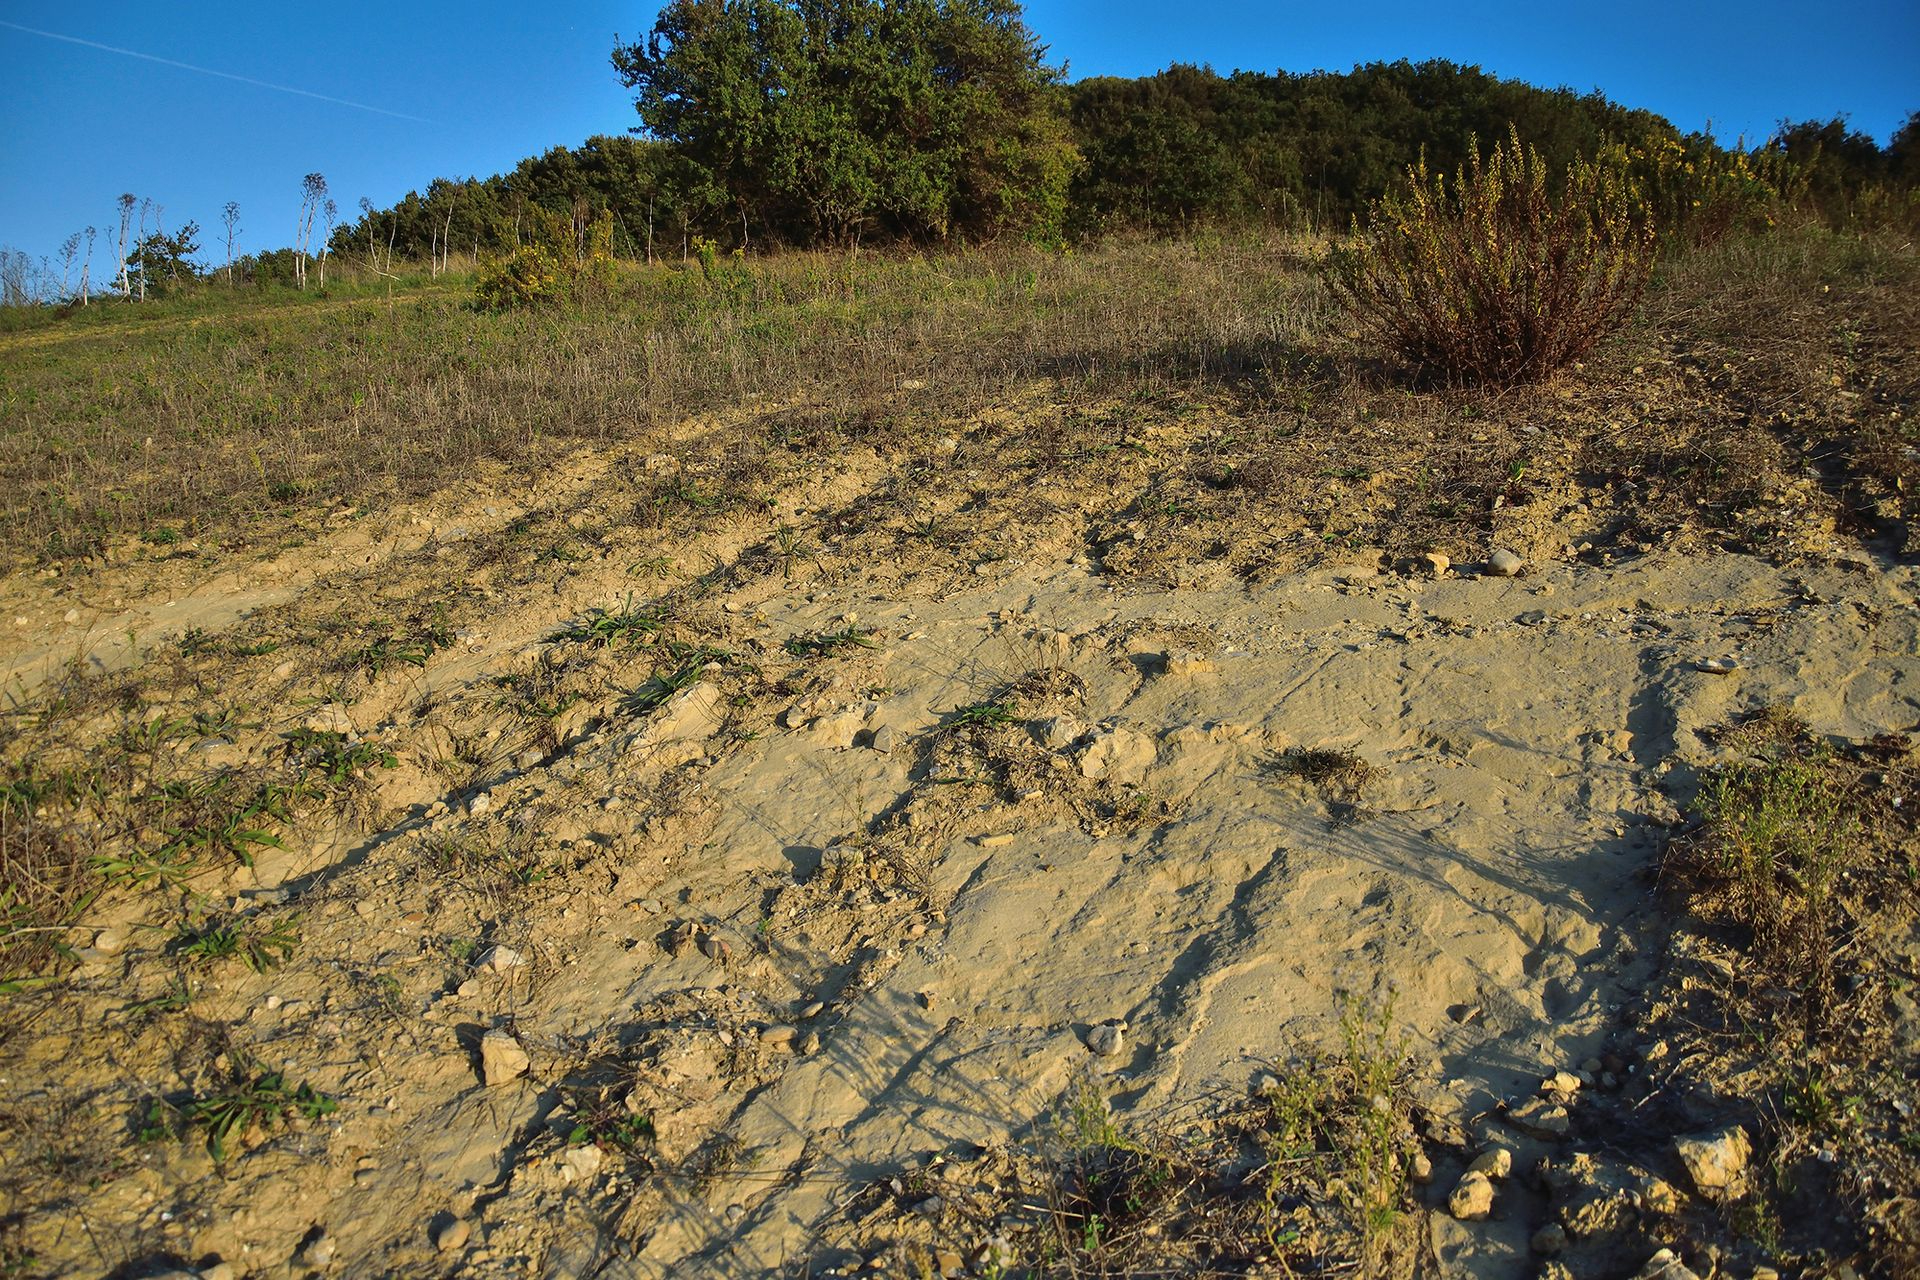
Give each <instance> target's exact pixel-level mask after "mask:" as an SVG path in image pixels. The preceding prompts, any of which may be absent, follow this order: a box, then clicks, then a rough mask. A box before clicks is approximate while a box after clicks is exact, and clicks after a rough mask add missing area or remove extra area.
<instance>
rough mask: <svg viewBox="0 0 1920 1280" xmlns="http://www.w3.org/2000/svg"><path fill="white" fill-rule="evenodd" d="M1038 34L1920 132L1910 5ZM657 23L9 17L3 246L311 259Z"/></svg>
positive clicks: (1707, 117)
mask: <svg viewBox="0 0 1920 1280" xmlns="http://www.w3.org/2000/svg"><path fill="white" fill-rule="evenodd" d="M1026 11H1027V21H1028V23H1029V25H1031V26H1032V27H1033V28H1034V29H1035V31H1037V32H1038V33H1039V35H1040V36H1041V38H1042V39H1043V40H1045V41H1046V42H1047V43H1048V44H1049V45H1050V46H1051V51H1052V52H1051V56H1052V58H1053V60H1055V61H1056V62H1058V61H1065V62H1067V63H1068V64H1069V68H1070V73H1071V75H1072V76H1073V78H1075V79H1078V78H1081V77H1084V76H1089V75H1103V74H1113V75H1139V74H1144V73H1147V72H1151V71H1155V70H1158V69H1159V68H1162V67H1164V66H1166V65H1167V64H1169V63H1171V62H1176V61H1177V62H1193V63H1204V64H1210V65H1212V66H1213V67H1215V68H1216V69H1218V70H1220V71H1230V70H1233V69H1235V68H1244V69H1248V70H1261V71H1271V70H1275V69H1285V70H1288V71H1307V70H1314V69H1329V70H1346V69H1348V68H1350V67H1352V66H1353V65H1354V64H1355V63H1358V62H1368V61H1374V60H1392V59H1396V58H1403V57H1404V58H1410V59H1413V60H1416V61H1417V60H1419V59H1422V58H1430V57H1444V58H1450V59H1452V60H1454V61H1457V62H1463V63H1477V64H1479V65H1480V66H1482V67H1484V68H1486V69H1487V70H1488V71H1490V72H1493V73H1495V74H1497V75H1502V76H1510V77H1514V78H1518V79H1523V80H1529V81H1532V82H1534V83H1536V84H1542V85H1547V86H1557V85H1567V86H1570V87H1572V88H1575V89H1578V90H1582V91H1585V90H1588V89H1594V88H1598V89H1600V90H1602V91H1604V92H1605V93H1606V94H1608V96H1610V97H1612V98H1614V99H1615V100H1616V101H1619V102H1622V103H1625V104H1627V105H1629V106H1636V107H1648V108H1651V109H1653V110H1655V111H1659V112H1661V113H1663V114H1665V115H1667V116H1668V117H1670V118H1671V119H1672V120H1673V121H1674V122H1675V123H1676V124H1678V125H1680V126H1681V127H1682V128H1683V129H1693V128H1700V127H1703V126H1705V125H1706V124H1707V123H1708V122H1709V121H1711V122H1712V125H1713V129H1714V132H1715V133H1717V134H1719V135H1721V136H1722V137H1724V138H1726V139H1728V140H1731V139H1733V138H1734V137H1736V136H1739V135H1742V134H1744V135H1746V136H1747V137H1748V138H1750V139H1758V138H1762V137H1764V136H1765V135H1766V134H1767V132H1768V131H1769V130H1770V129H1771V127H1772V125H1773V124H1774V122H1775V121H1776V120H1778V119H1780V118H1782V117H1788V118H1793V119H1805V118H1812V117H1819V118H1826V117H1829V116H1832V115H1834V114H1836V113H1844V114H1846V115H1848V116H1849V117H1850V119H1851V121H1852V124H1853V126H1854V127H1855V128H1858V129H1863V130H1865V131H1866V132H1868V133H1871V134H1873V135H1875V136H1876V137H1877V138H1879V139H1880V140H1881V141H1883V142H1884V141H1885V140H1886V138H1887V136H1888V135H1889V134H1890V133H1891V132H1892V131H1893V129H1894V128H1896V127H1897V126H1898V125H1899V123H1900V122H1901V121H1902V120H1904V119H1905V117H1906V115H1907V113H1908V112H1910V111H1913V110H1915V109H1920V3H1916V0H1830V2H1829V3H1823V4H1813V3H1782V2H1773V3H1769V2H1768V0H1753V2H1751V3H1729V2H1726V0H1712V2H1709V3H1693V4H1689V3H1684V2H1681V0H1671V2H1668V3H1659V4H1655V3H1646V2H1645V0H1613V2H1611V3H1608V4H1604V5H1601V4H1591V5H1568V6H1552V5H1543V4H1538V3H1511V2H1507V0H1452V2H1451V3H1446V4H1440V3H1433V2H1432V0H1426V2H1424V3H1405V2H1402V0H1390V2H1379V3H1368V2H1366V0H1361V2H1360V3H1348V4H1332V5H1330V4H1325V3H1311V4H1272V3H1269V4H1258V3H1217V4H1205V3H1202V4H1187V5H1180V6H1172V7H1169V6H1168V5H1167V4H1165V3H1164V2H1161V3H1146V2H1145V0H1106V2H1099V0H1034V2H1033V3H1029V4H1028V5H1027V7H1026ZM655 12H656V6H654V5H650V4H616V3H607V2H604V0H579V2H577V3H571V4H557V5H552V6H540V5H527V4H525V3H518V4H496V3H492V2H490V0H470V2H469V3H463V4H454V3H445V2H443V0H430V2H427V3H404V2H403V3H398V4H394V5H391V6H386V7H378V6H376V7H371V8H369V7H354V6H345V7H342V6H335V7H333V8H331V9H327V8H313V7H311V6H300V7H294V6H282V5H278V4H271V3H269V4H260V3H257V2H256V3H247V4H240V3H232V2H230V0H216V2H213V3H204V4H200V5H196V6H193V10H192V13H191V15H190V17H182V16H181V14H180V13H179V12H178V7H176V6H167V5H155V4H152V3H145V4H134V3H122V2H119V0H115V2H112V3H97V4H86V5H75V4H72V3H71V2H70V0H69V2H66V3H58V2H55V0H0V66H4V67H5V68H6V74H5V76H4V77H0V120H4V121H5V126H4V129H3V130H0V245H8V246H12V247H16V248H23V249H27V250H29V251H30V252H32V253H35V254H48V255H51V254H52V253H53V252H54V251H55V249H56V248H57V247H58V245H59V243H60V241H61V240H62V239H63V238H64V237H65V236H66V235H67V234H68V233H69V232H72V231H76V230H78V229H80V228H81V227H82V226H85V225H86V224H88V223H89V222H91V223H93V224H94V225H96V226H98V227H100V228H101V229H102V232H103V234H104V233H105V232H106V231H107V229H108V226H109V224H110V223H112V222H113V221H114V219H115V213H114V198H115V197H116V196H117V195H119V193H121V192H122V191H131V192H134V193H136V194H138V195H141V196H145V197H149V198H151V199H152V200H154V201H155V202H156V203H158V204H160V205H162V206H163V207H164V209H165V217H166V221H167V224H168V226H169V227H172V226H176V225H178V224H179V223H181V222H183V221H185V220H187V219H189V218H191V219H194V220H196V221H198V222H199V223H200V224H201V226H202V228H203V231H202V245H203V251H204V254H205V256H208V257H212V256H214V255H215V252H216V251H215V247H214V241H215V239H216V238H217V234H216V233H217V226H218V223H219V220H220V209H221V207H222V206H223V205H224V204H225V203H226V202H227V201H229V200H236V201H238V202H239V204H240V206H241V236H240V245H239V249H240V251H242V252H244V251H246V250H249V249H260V248H271V247H275V246H278V245H284V244H287V243H290V242H291V240H292V238H293V231H294V216H295V212H296V210H297V208H298V206H299V202H300V179H301V176H302V175H303V174H306V173H309V172H313V171H318V172H320V173H323V174H325V175H326V177H327V179H328V181H329V183H330V184H331V187H332V190H333V193H334V196H335V198H336V199H337V200H338V201H339V204H340V207H341V209H342V210H343V211H345V212H351V211H353V209H354V207H355V205H356V204H357V203H358V201H359V198H360V197H361V196H363V195H364V196H368V197H371V198H372V200H373V201H374V203H376V204H381V205H384V204H389V203H391V202H392V201H394V200H395V199H397V198H399V197H400V196H402V195H404V194H405V193H406V192H407V190H409V189H410V188H417V187H424V186H425V185H426V183H427V181H428V180H429V179H431V178H432V177H434V176H435V175H446V176H466V175H469V174H473V175H482V176H484V175H486V174H489V173H494V172H498V171H500V170H502V169H506V168H510V167H511V166H512V165H513V164H514V162H515V161H517V160H518V159H520V158H521V157H522V156H525V155H529V154H531V153H533V152H536V151H539V150H543V149H545V148H546V147H549V146H554V145H559V144H566V145H572V144H577V143H579V142H580V141H581V140H582V139H584V138H586V137H587V136H589V135H590V134H594V133H607V132H618V131H620V130H623V129H625V128H627V127H628V126H629V125H630V124H632V123H633V122H634V116H633V110H632V105H631V102H630V99H629V96H628V94H627V92H626V91H625V90H623V89H622V88H621V87H620V85H619V83H618V82H617V81H616V80H615V79H614V76H613V72H612V70H611V69H610V67H609V66H608V63H607V54H608V51H609V50H610V48H611V47H612V44H613V38H614V35H615V33H616V32H618V33H620V34H623V35H625V36H626V37H628V38H629V39H631V38H634V37H637V36H640V35H643V34H644V33H645V31H646V30H647V29H648V28H649V27H650V26H651V25H652V22H653V17H654V14H655ZM21 27H27V28H33V29H36V30H38V31H42V32H50V33H55V34H57V35H60V36H65V37H70V38H72V39H73V40H81V41H89V42H92V43H91V44H77V43H72V42H71V40H59V39H53V38H50V37H49V36H46V35H35V34H29V33H28V32H26V31H22V30H20V29H19V28H21ZM96 45H106V46H111V47H112V48H113V49H119V50H127V51H132V52H133V53H138V54H144V55H147V56H146V57H144V58H142V57H133V56H129V55H128V54H127V53H123V52H111V51H109V50H108V49H103V48H98V47H94V46H96ZM152 59H165V60H169V61H165V62H163V61H153V60H152ZM173 63H185V64H189V65H190V66H192V67H198V68H203V69H205V70H202V71H195V70H188V69H186V68H184V67H181V66H177V65H171V64H173ZM207 71H216V72H221V73H224V75H212V74H207V73H206V72H207ZM228 77H242V78H243V79H233V78H228ZM250 81H252V82H260V83H250ZM268 86H280V87H278V88H274V87H268ZM289 89H292V90H299V91H301V92H299V93H295V92H288V91H287V90H289ZM309 95H320V96H309ZM349 104H355V105H349ZM369 108H372V109H369ZM387 113H392V114H387ZM403 117H407V118H403Z"/></svg>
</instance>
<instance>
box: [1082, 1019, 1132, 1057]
mask: <svg viewBox="0 0 1920 1280" xmlns="http://www.w3.org/2000/svg"><path fill="white" fill-rule="evenodd" d="M1126 1034H1127V1024H1126V1023H1124V1022H1103V1023H1101V1024H1100V1025H1099V1026H1097V1027H1092V1028H1090V1029H1089V1030H1088V1031H1087V1048H1088V1049H1090V1050H1092V1051H1093V1053H1094V1054H1095V1055H1096V1056H1098V1057H1102V1058H1115V1057H1118V1056H1119V1055H1120V1054H1121V1052H1123V1051H1124V1050H1125V1049H1126V1047H1127V1046H1126Z"/></svg>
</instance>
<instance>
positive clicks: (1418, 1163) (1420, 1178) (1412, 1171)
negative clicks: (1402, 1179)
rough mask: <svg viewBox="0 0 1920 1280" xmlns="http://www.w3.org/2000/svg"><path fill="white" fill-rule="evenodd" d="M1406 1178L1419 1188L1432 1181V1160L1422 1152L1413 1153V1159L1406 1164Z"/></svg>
mask: <svg viewBox="0 0 1920 1280" xmlns="http://www.w3.org/2000/svg"><path fill="white" fill-rule="evenodd" d="M1407 1176H1408V1177H1409V1178H1412V1179H1413V1180H1414V1182H1415V1183H1416V1184H1418V1185H1419V1186H1423V1187H1424V1186H1426V1185H1427V1184H1428V1183H1429V1182H1432V1181H1433V1160H1432V1158H1431V1157H1429V1156H1428V1155H1427V1153H1426V1152H1424V1151H1416V1152H1414V1153H1413V1159H1412V1160H1411V1161H1409V1162H1408V1164H1407Z"/></svg>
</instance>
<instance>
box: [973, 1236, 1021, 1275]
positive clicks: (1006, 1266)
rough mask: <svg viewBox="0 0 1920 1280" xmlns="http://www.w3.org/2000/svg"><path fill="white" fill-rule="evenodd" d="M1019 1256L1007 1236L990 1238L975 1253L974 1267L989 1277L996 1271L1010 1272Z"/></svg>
mask: <svg viewBox="0 0 1920 1280" xmlns="http://www.w3.org/2000/svg"><path fill="white" fill-rule="evenodd" d="M1018 1256H1019V1255H1017V1254H1015V1253H1014V1251H1013V1245H1012V1244H1011V1243H1010V1242H1009V1241H1008V1240H1007V1238H1006V1237H1005V1236H989V1237H987V1242H986V1243H985V1244H983V1245H981V1246H980V1247H979V1248H978V1249H977V1250H975V1251H974V1255H973V1267H974V1270H976V1271H981V1272H985V1273H987V1274H989V1275H991V1274H993V1273H994V1272H996V1271H1000V1272H1005V1271H1010V1270H1012V1269H1013V1264H1014V1262H1015V1261H1017V1260H1018Z"/></svg>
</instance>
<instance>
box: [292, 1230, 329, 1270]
mask: <svg viewBox="0 0 1920 1280" xmlns="http://www.w3.org/2000/svg"><path fill="white" fill-rule="evenodd" d="M333 1254H334V1243H333V1237H332V1236H330V1235H328V1234H327V1233H326V1232H324V1231H322V1232H321V1233H320V1234H319V1235H316V1236H314V1237H313V1238H312V1239H311V1240H309V1241H307V1242H306V1244H304V1245H302V1246H301V1249H300V1262H301V1264H302V1265H303V1266H309V1267H326V1266H329V1265H331V1264H332V1262H333Z"/></svg>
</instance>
